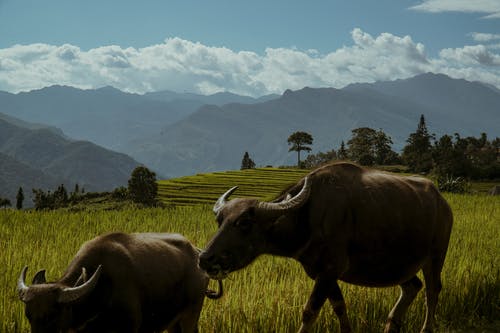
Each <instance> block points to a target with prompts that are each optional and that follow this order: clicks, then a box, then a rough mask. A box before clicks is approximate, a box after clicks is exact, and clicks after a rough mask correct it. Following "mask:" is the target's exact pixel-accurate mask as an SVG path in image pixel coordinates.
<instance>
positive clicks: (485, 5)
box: [410, 0, 500, 19]
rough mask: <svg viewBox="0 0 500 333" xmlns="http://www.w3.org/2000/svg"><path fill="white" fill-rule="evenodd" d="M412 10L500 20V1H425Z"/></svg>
mask: <svg viewBox="0 0 500 333" xmlns="http://www.w3.org/2000/svg"><path fill="white" fill-rule="evenodd" d="M410 9H414V10H419V11H424V12H430V13H441V12H465V13H482V14H487V15H486V16H484V18H488V19H498V18H500V1H498V0H424V1H423V2H422V3H421V4H419V5H416V6H413V7H411V8H410Z"/></svg>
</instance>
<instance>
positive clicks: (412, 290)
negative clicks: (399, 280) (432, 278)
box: [384, 276, 422, 333]
mask: <svg viewBox="0 0 500 333" xmlns="http://www.w3.org/2000/svg"><path fill="white" fill-rule="evenodd" d="M400 288H401V295H400V296H399V299H398V301H397V302H396V304H395V305H394V307H393V308H392V310H391V312H390V313H389V317H388V318H387V324H386V325H385V330H384V332H385V333H395V332H399V330H400V328H401V322H402V319H403V316H404V315H405V313H406V311H407V310H408V307H409V306H410V304H411V302H413V300H414V299H415V297H416V296H417V294H418V292H419V290H420V289H422V281H420V279H419V278H418V277H417V276H414V277H412V278H411V279H410V280H408V281H406V282H405V283H403V284H401V285H400Z"/></svg>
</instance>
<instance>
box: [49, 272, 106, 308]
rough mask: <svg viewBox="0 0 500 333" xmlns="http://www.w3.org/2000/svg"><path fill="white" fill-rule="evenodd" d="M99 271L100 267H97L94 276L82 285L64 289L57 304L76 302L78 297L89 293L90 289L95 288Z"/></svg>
mask: <svg viewBox="0 0 500 333" xmlns="http://www.w3.org/2000/svg"><path fill="white" fill-rule="evenodd" d="M101 271H102V265H99V267H97V269H96V271H95V272H94V274H92V277H91V278H90V279H89V280H88V281H87V282H85V283H84V284H82V285H81V286H78V287H73V288H70V287H68V288H64V289H63V290H62V293H61V295H60V296H59V299H58V301H59V303H69V302H73V301H76V300H77V299H79V298H80V297H82V296H84V295H86V294H88V293H89V292H91V291H92V289H94V288H95V286H96V284H97V281H98V280H99V276H100V275H101Z"/></svg>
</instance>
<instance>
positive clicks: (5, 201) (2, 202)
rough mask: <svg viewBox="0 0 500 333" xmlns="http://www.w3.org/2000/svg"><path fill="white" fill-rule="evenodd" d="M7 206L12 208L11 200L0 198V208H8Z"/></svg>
mask: <svg viewBox="0 0 500 333" xmlns="http://www.w3.org/2000/svg"><path fill="white" fill-rule="evenodd" d="M7 206H9V207H10V206H12V204H11V203H10V200H9V199H6V198H0V207H3V208H7Z"/></svg>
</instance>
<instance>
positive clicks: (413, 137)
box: [402, 115, 432, 172]
mask: <svg viewBox="0 0 500 333" xmlns="http://www.w3.org/2000/svg"><path fill="white" fill-rule="evenodd" d="M431 138H432V135H430V134H429V132H428V131H427V126H426V124H425V118H424V115H421V116H420V121H419V123H418V127H417V130H416V131H415V132H414V133H411V134H410V136H409V137H408V139H407V140H406V142H407V143H408V144H407V145H406V146H405V147H404V148H403V155H402V158H403V161H404V162H405V164H406V165H408V167H409V169H410V171H412V172H429V171H430V170H431V168H432V152H431V148H432V146H431Z"/></svg>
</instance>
